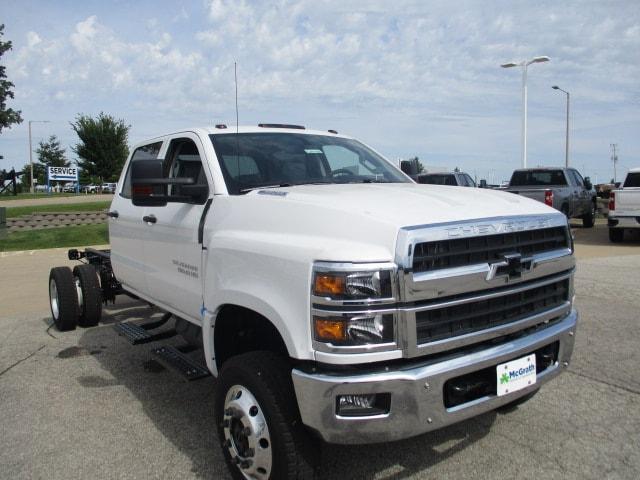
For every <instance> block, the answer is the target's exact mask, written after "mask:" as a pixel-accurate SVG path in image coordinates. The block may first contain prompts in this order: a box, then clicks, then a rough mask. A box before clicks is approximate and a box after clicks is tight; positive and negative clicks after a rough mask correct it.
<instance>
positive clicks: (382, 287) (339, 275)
mask: <svg viewBox="0 0 640 480" xmlns="http://www.w3.org/2000/svg"><path fill="white" fill-rule="evenodd" d="M313 294H314V295H316V296H318V297H329V298H331V299H333V300H360V299H366V298H386V297H391V295H392V294H391V272H390V271H389V270H381V271H373V272H322V271H316V272H315V274H314V279H313Z"/></svg>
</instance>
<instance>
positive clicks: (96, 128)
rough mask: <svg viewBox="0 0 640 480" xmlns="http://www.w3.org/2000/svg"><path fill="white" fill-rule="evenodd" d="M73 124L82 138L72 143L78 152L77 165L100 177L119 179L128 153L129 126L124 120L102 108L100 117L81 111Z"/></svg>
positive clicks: (101, 178)
mask: <svg viewBox="0 0 640 480" xmlns="http://www.w3.org/2000/svg"><path fill="white" fill-rule="evenodd" d="M71 128H73V130H74V131H75V132H76V134H77V135H78V138H79V139H80V142H79V143H77V144H76V146H75V147H72V150H73V151H74V152H75V153H76V154H77V155H78V157H79V160H78V166H79V167H80V168H81V169H82V171H83V172H84V173H85V174H87V175H90V176H95V177H99V178H100V180H101V181H103V182H107V181H116V180H117V179H118V176H119V175H120V171H121V170H122V166H123V165H124V162H125V161H126V160H127V156H128V155H129V147H128V146H127V140H128V138H129V128H131V126H129V125H125V123H124V120H116V119H115V118H114V117H112V116H111V115H107V114H105V113H104V112H101V113H100V115H98V117H97V118H91V117H90V116H88V115H78V116H77V117H76V120H75V122H73V123H71Z"/></svg>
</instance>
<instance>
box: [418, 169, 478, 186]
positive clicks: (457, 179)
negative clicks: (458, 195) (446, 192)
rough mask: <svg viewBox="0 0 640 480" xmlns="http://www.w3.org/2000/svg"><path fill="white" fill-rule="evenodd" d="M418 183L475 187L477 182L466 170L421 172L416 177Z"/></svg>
mask: <svg viewBox="0 0 640 480" xmlns="http://www.w3.org/2000/svg"><path fill="white" fill-rule="evenodd" d="M416 182H417V183H427V184H431V185H451V186H457V187H475V186H476V182H474V181H473V178H471V176H470V175H469V174H468V173H464V172H429V173H421V174H419V175H418V176H417V178H416Z"/></svg>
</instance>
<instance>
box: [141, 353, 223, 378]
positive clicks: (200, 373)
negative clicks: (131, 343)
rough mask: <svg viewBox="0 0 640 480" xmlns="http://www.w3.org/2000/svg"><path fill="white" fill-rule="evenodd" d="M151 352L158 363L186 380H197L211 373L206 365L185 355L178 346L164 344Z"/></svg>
mask: <svg viewBox="0 0 640 480" xmlns="http://www.w3.org/2000/svg"><path fill="white" fill-rule="evenodd" d="M183 350H184V351H185V352H190V351H192V350H193V349H189V348H184V349H183ZM151 354H152V355H154V356H155V357H156V358H157V360H158V361H159V362H160V363H162V364H163V365H164V366H166V367H168V368H171V369H172V370H175V371H176V372H178V373H179V374H180V375H182V377H183V378H184V379H185V380H187V381H191V380H198V379H200V378H204V377H208V376H209V375H211V372H209V370H208V369H207V367H205V366H204V365H201V364H200V363H198V362H197V361H195V360H193V359H192V358H190V357H188V356H187V355H185V353H183V352H182V351H180V349H179V348H176V347H173V346H170V345H164V346H162V347H158V348H154V349H153V350H151Z"/></svg>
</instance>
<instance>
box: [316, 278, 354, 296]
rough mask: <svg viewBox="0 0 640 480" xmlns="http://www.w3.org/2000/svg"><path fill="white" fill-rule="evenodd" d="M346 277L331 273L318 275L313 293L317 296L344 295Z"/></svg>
mask: <svg viewBox="0 0 640 480" xmlns="http://www.w3.org/2000/svg"><path fill="white" fill-rule="evenodd" d="M345 283H346V282H345V277H344V276H343V275H335V274H330V273H316V278H315V282H314V286H313V293H315V294H316V295H343V294H344V289H345Z"/></svg>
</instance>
